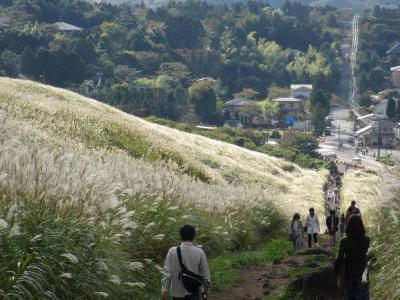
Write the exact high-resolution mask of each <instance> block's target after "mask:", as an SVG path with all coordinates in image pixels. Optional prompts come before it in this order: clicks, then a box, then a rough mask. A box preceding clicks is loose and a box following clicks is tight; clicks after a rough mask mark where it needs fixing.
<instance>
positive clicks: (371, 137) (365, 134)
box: [355, 118, 396, 148]
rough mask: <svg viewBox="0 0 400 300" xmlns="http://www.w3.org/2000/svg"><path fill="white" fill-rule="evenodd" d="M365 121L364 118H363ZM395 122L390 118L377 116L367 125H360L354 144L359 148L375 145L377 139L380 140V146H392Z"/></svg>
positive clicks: (393, 143)
mask: <svg viewBox="0 0 400 300" xmlns="http://www.w3.org/2000/svg"><path fill="white" fill-rule="evenodd" d="M364 122H365V119H364ZM395 125H396V124H395V122H394V121H393V120H390V119H385V118H377V119H374V120H373V121H371V122H369V123H368V124H367V125H365V126H363V127H360V128H359V129H358V130H357V131H356V133H355V136H356V145H357V147H359V148H363V147H371V148H374V147H377V146H378V140H379V138H380V140H381V146H382V147H386V148H393V147H395V145H396V129H395Z"/></svg>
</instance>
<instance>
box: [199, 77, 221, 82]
mask: <svg viewBox="0 0 400 300" xmlns="http://www.w3.org/2000/svg"><path fill="white" fill-rule="evenodd" d="M201 81H211V82H215V81H216V80H215V79H214V78H211V77H202V78H199V79H196V82H201Z"/></svg>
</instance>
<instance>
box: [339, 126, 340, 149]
mask: <svg viewBox="0 0 400 300" xmlns="http://www.w3.org/2000/svg"><path fill="white" fill-rule="evenodd" d="M339 150H340V124H339Z"/></svg>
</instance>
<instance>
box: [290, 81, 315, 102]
mask: <svg viewBox="0 0 400 300" xmlns="http://www.w3.org/2000/svg"><path fill="white" fill-rule="evenodd" d="M312 91H313V86H312V84H291V85H290V96H292V97H293V98H297V99H301V100H308V99H309V98H310V96H311V93H312Z"/></svg>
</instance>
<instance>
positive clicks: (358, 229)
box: [335, 215, 370, 300]
mask: <svg viewBox="0 0 400 300" xmlns="http://www.w3.org/2000/svg"><path fill="white" fill-rule="evenodd" d="M369 244H370V238H369V237H368V236H366V235H365V228H364V224H363V221H362V219H361V217H360V216H359V215H352V216H351V217H350V218H349V220H348V223H347V228H346V237H345V238H343V239H342V240H341V241H340V245H339V253H338V256H337V258H336V262H335V272H336V274H340V273H341V274H343V275H344V280H343V284H344V288H345V289H346V294H347V299H348V300H368V299H369V292H368V267H367V265H368V261H367V252H368V248H369ZM340 271H341V272H340Z"/></svg>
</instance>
